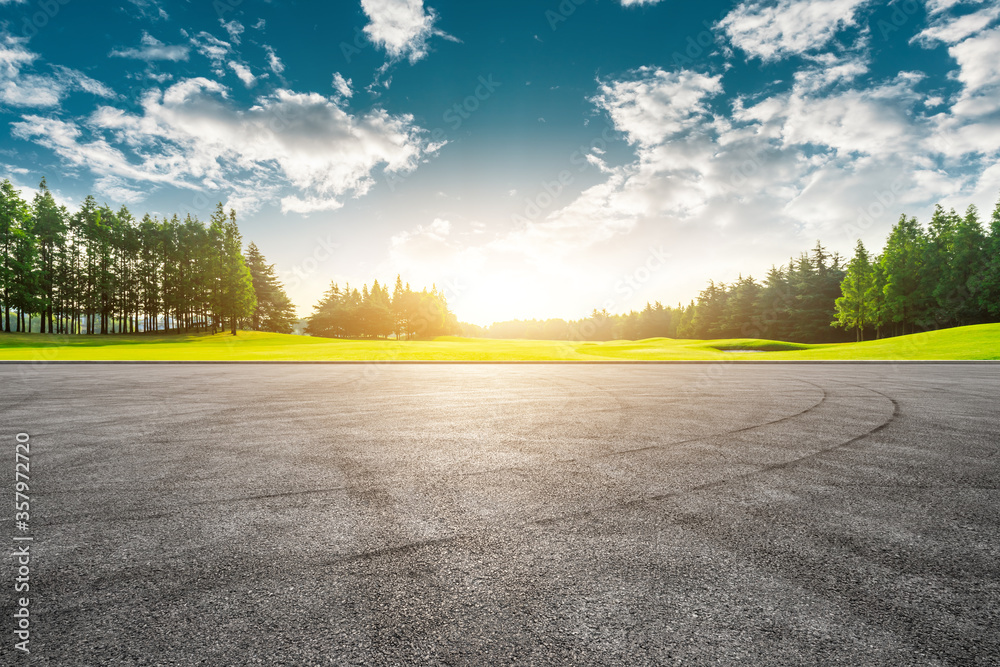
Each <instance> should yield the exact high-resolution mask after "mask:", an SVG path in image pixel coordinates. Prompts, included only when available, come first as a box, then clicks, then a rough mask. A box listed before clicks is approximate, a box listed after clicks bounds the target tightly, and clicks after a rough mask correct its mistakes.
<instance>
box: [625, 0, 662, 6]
mask: <svg viewBox="0 0 1000 667" xmlns="http://www.w3.org/2000/svg"><path fill="white" fill-rule="evenodd" d="M662 1H663V0H621V3H622V7H640V6H642V5H656V4H659V3H660V2H662Z"/></svg>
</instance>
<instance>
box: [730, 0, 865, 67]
mask: <svg viewBox="0 0 1000 667" xmlns="http://www.w3.org/2000/svg"><path fill="white" fill-rule="evenodd" d="M868 1H869V0H809V1H805V0H775V1H771V2H763V1H757V0H751V1H747V2H742V3H740V5H739V6H737V7H736V9H734V10H733V11H731V12H730V13H729V14H727V15H726V16H725V17H724V18H723V19H722V20H721V21H720V22H719V26H720V27H721V28H722V29H723V30H724V31H725V33H726V35H727V36H728V37H729V40H730V41H731V42H732V43H733V45H734V46H737V47H739V48H740V49H742V50H743V51H744V52H746V53H747V55H749V56H751V57H757V58H760V59H761V60H763V61H765V62H767V61H772V60H780V59H782V58H786V57H788V56H792V55H800V54H803V53H808V52H811V51H815V50H816V49H819V48H821V47H823V46H825V45H826V44H827V43H829V42H830V40H832V39H833V38H834V37H835V36H836V35H837V33H838V32H840V30H842V29H843V28H845V27H847V26H853V25H855V23H856V18H855V14H856V13H857V11H858V9H859V8H860V7H861V6H862V5H865V4H867V2H868Z"/></svg>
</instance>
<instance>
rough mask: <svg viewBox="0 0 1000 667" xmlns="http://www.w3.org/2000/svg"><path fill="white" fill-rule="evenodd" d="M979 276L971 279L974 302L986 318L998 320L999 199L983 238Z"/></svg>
mask: <svg viewBox="0 0 1000 667" xmlns="http://www.w3.org/2000/svg"><path fill="white" fill-rule="evenodd" d="M982 256H983V259H982V264H981V268H980V273H979V276H978V277H977V278H976V279H975V280H974V281H973V285H974V288H975V289H974V291H975V295H976V302H977V304H978V306H979V309H980V311H981V312H982V313H983V314H984V316H985V317H986V318H987V319H988V320H993V321H996V320H1000V201H998V202H997V204H996V207H995V208H994V209H993V216H992V218H991V219H990V233H989V236H987V237H986V238H985V239H984V240H983V253H982Z"/></svg>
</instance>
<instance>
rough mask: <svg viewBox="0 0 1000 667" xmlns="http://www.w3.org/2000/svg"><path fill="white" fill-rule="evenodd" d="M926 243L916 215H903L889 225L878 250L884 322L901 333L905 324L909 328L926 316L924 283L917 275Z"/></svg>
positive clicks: (905, 328) (919, 275)
mask: <svg viewBox="0 0 1000 667" xmlns="http://www.w3.org/2000/svg"><path fill="white" fill-rule="evenodd" d="M926 243H927V239H926V236H925V235H924V232H923V229H921V227H920V225H919V223H918V222H917V219H916V218H907V217H906V216H905V215H904V216H901V217H900V219H899V221H898V222H897V223H896V224H895V226H893V228H892V232H891V233H890V234H889V239H888V240H887V241H886V244H885V249H884V250H883V252H882V259H881V264H882V271H883V273H884V275H885V281H886V284H885V289H884V293H885V313H886V322H887V323H888V322H893V323H895V324H897V325H898V327H899V330H900V332H901V333H906V330H907V327H909V328H910V330H911V331H912V330H913V328H914V326H915V325H916V324H917V323H918V322H920V321H921V320H922V318H923V317H925V316H926V303H927V298H926V296H925V294H924V293H923V292H922V291H921V288H922V287H924V286H925V284H926V283H925V282H924V281H923V279H922V278H921V273H922V270H923V261H924V258H925V256H926V253H925V250H924V248H925V246H926Z"/></svg>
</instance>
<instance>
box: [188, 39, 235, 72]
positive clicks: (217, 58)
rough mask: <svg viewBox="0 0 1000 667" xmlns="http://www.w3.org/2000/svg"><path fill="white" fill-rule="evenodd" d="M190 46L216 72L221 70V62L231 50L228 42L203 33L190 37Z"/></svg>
mask: <svg viewBox="0 0 1000 667" xmlns="http://www.w3.org/2000/svg"><path fill="white" fill-rule="evenodd" d="M191 44H192V45H193V46H194V48H195V50H196V51H198V53H200V54H201V55H203V56H205V57H206V58H208V60H209V62H211V63H212V67H213V68H214V69H215V70H216V71H217V72H219V71H221V70H222V63H223V61H224V60H225V59H226V57H227V56H228V55H229V54H230V53H231V52H232V50H233V49H232V45H230V44H229V42H224V41H222V40H221V39H219V38H218V37H215V36H214V35H210V34H209V33H207V32H205V31H202V32H199V33H198V34H197V35H195V36H194V37H192V38H191Z"/></svg>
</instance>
